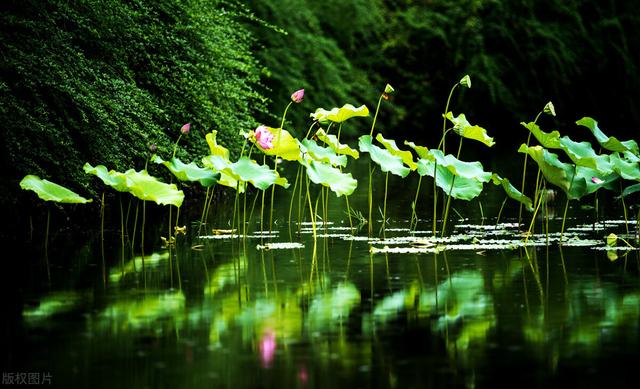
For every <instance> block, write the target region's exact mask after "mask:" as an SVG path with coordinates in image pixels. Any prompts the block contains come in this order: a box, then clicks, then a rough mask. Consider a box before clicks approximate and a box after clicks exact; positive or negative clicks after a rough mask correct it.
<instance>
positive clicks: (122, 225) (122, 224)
mask: <svg viewBox="0 0 640 389" xmlns="http://www.w3.org/2000/svg"><path fill="white" fill-rule="evenodd" d="M118 200H119V201H120V240H121V243H122V256H121V257H120V268H121V271H122V277H124V211H123V209H122V193H120V194H119V195H118Z"/></svg>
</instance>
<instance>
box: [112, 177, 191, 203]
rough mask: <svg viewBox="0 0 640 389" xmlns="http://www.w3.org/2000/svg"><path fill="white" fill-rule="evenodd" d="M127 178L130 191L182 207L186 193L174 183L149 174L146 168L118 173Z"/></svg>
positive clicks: (148, 199) (149, 199)
mask: <svg viewBox="0 0 640 389" xmlns="http://www.w3.org/2000/svg"><path fill="white" fill-rule="evenodd" d="M117 174H118V175H122V176H124V177H125V179H126V183H127V187H128V188H129V193H131V194H132V195H134V196H136V197H137V198H139V199H141V200H145V201H153V202H155V203H156V204H164V205H175V206H176V207H180V206H181V205H182V201H183V200H184V193H183V192H182V191H181V190H178V188H177V187H176V186H175V185H174V184H165V183H164V182H162V181H160V180H158V179H157V178H155V177H153V176H151V175H149V173H148V172H147V171H146V170H141V171H139V172H137V171H135V170H133V169H129V170H127V171H126V172H124V173H117Z"/></svg>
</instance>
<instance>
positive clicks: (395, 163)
mask: <svg viewBox="0 0 640 389" xmlns="http://www.w3.org/2000/svg"><path fill="white" fill-rule="evenodd" d="M371 141H372V138H371V136H370V135H362V136H361V137H360V138H358V147H359V148H360V151H361V152H363V153H369V155H370V157H371V160H372V161H373V162H375V163H377V164H378V165H379V166H380V169H382V171H383V172H390V173H393V174H395V175H397V176H400V177H402V178H404V177H406V176H407V175H408V174H409V172H410V171H411V170H409V168H407V167H405V166H404V164H403V163H402V158H400V157H398V156H395V155H393V154H391V153H390V152H389V151H387V150H385V149H381V148H380V147H378V146H376V145H374V144H372V143H371Z"/></svg>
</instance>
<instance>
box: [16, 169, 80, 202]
mask: <svg viewBox="0 0 640 389" xmlns="http://www.w3.org/2000/svg"><path fill="white" fill-rule="evenodd" d="M20 187H21V188H22V189H24V190H32V191H34V192H36V194H37V195H38V197H40V198H41V199H42V200H44V201H54V202H56V203H67V204H85V203H90V202H91V201H92V200H91V199H85V198H84V197H82V196H80V195H79V194H77V193H75V192H73V191H71V190H69V189H67V188H65V187H64V186H61V185H58V184H56V183H53V182H51V181H48V180H43V179H41V178H40V177H38V176H34V175H31V174H29V175H26V176H25V177H24V178H23V179H22V181H20Z"/></svg>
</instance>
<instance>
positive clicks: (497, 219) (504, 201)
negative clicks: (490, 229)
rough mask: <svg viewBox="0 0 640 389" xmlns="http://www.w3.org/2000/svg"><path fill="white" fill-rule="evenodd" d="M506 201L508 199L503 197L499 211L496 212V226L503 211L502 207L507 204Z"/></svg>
mask: <svg viewBox="0 0 640 389" xmlns="http://www.w3.org/2000/svg"><path fill="white" fill-rule="evenodd" d="M508 199H509V197H506V196H505V198H504V200H503V201H502V205H501V206H500V211H498V217H497V218H496V226H497V225H498V224H500V215H502V210H503V209H504V205H505V204H506V203H507V200H508Z"/></svg>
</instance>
